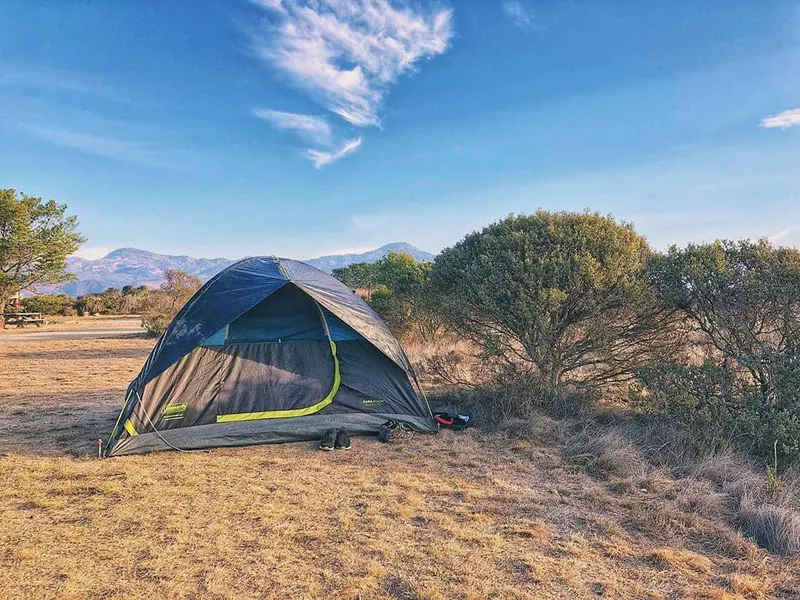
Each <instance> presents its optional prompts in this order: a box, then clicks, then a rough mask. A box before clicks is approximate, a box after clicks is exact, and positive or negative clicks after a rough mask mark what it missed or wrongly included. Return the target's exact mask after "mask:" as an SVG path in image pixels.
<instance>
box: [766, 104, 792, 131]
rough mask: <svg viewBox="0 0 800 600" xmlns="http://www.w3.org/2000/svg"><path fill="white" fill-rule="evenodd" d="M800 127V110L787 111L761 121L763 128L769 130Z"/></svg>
mask: <svg viewBox="0 0 800 600" xmlns="http://www.w3.org/2000/svg"><path fill="white" fill-rule="evenodd" d="M797 125H800V108H795V109H792V110H785V111H783V112H782V113H779V114H777V115H773V116H771V117H767V118H765V119H762V120H761V127H766V128H767V129H773V128H776V127H777V128H780V129H786V128H787V127H795V126H797Z"/></svg>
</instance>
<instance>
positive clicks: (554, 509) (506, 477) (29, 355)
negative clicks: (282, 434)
mask: <svg viewBox="0 0 800 600" xmlns="http://www.w3.org/2000/svg"><path fill="white" fill-rule="evenodd" d="M152 343H153V342H152V341H149V340H138V339H129V340H91V339H86V340H80V341H71V342H68V341H59V342H26V343H14V344H11V343H0V364H2V365H3V373H4V374H3V378H2V379H0V452H5V453H7V454H4V455H2V456H0V490H2V491H0V519H1V520H2V523H3V526H2V528H0V597H30V598H63V597H68V598H76V597H77V598H82V597H86V598H97V597H101V598H145V597H163V598H286V597H296V598H303V597H308V598H320V597H336V598H465V599H466V598H571V599H574V598H594V597H608V598H677V597H680V598H694V597H708V598H765V597H784V598H792V597H797V596H798V595H800V569H799V568H798V565H797V563H796V562H793V561H792V560H790V559H784V558H780V557H774V556H771V555H769V554H767V553H766V552H765V551H763V550H761V549H759V548H757V547H756V546H755V544H754V543H752V542H751V541H748V540H746V539H744V538H742V537H741V536H740V535H738V534H737V533H736V532H735V531H733V530H732V529H731V528H730V527H726V526H724V525H722V524H720V523H719V522H717V521H716V520H712V519H709V518H707V516H706V513H708V514H712V515H713V513H714V511H715V510H716V508H715V506H714V504H713V502H712V503H711V504H710V505H709V506H701V504H702V503H700V502H699V500H698V497H699V496H700V495H701V494H702V492H703V490H702V489H698V490H695V491H694V496H695V499H694V500H692V499H691V497H690V495H688V493H683V494H682V493H681V489H680V485H679V484H678V483H677V481H676V480H675V479H673V478H672V476H671V475H669V474H667V473H658V472H643V471H642V469H641V468H640V466H641V464H642V463H641V461H642V458H641V457H640V456H638V455H637V456H634V457H633V458H632V462H631V457H624V456H622V455H621V452H631V451H632V450H631V447H628V446H625V443H624V440H622V441H621V440H620V439H618V438H615V437H614V436H613V435H610V434H609V435H608V436H606V437H605V438H604V441H603V442H594V443H592V442H591V440H587V441H585V443H584V445H583V446H581V449H582V451H583V452H584V453H594V454H596V457H589V458H586V459H575V457H574V456H573V457H572V458H570V456H569V454H568V453H567V452H565V449H564V446H563V438H564V431H563V429H562V426H561V425H559V424H558V423H557V422H553V421H550V420H547V419H546V418H541V419H539V421H537V422H536V423H533V424H531V425H529V426H528V428H527V429H524V426H523V425H522V424H520V423H517V424H516V426H517V427H518V428H520V429H521V430H524V431H526V432H527V433H526V435H525V437H524V439H518V440H512V439H509V438H507V437H503V436H501V435H494V434H483V433H480V432H478V431H475V430H471V431H468V432H466V433H463V434H452V433H443V434H441V435H439V436H419V435H418V436H415V437H414V438H412V440H411V442H408V443H404V444H397V445H382V444H378V443H377V442H375V441H374V440H372V439H356V440H354V447H353V449H352V450H351V451H349V452H335V453H320V452H317V451H315V450H314V449H313V446H312V445H310V444H285V445H275V446H255V447H250V448H239V449H225V450H214V451H211V452H199V453H191V454H181V453H160V454H151V455H147V456H135V457H126V458H118V459H110V460H104V461H98V460H93V459H92V458H91V454H92V452H93V451H94V443H95V441H96V439H97V437H101V436H105V435H107V433H108V430H109V429H110V427H111V424H112V422H113V419H114V417H115V412H116V409H117V408H118V406H119V404H120V403H121V399H122V392H123V389H124V387H125V385H126V384H127V382H128V380H129V379H130V378H131V377H132V376H133V375H135V373H136V371H137V370H138V368H139V367H140V365H141V363H142V362H143V360H144V358H145V356H146V354H147V352H148V351H149V348H150V346H151V345H152ZM575 447H576V448H577V446H575ZM576 451H577V450H576ZM633 451H635V449H633ZM576 456H577V455H576ZM601 457H605V458H601ZM614 460H618V461H622V462H623V463H624V466H622V467H615V466H614V465H613V461H614ZM630 464H635V465H637V466H636V468H631V467H629V466H627V465H630ZM587 465H591V466H590V468H587ZM709 485H713V484H709ZM712 489H714V490H716V487H714V488H712ZM716 493H721V492H716ZM692 506H694V507H695V508H694V509H692V508H691V507H692Z"/></svg>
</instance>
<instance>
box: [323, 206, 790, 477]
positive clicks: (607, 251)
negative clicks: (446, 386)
mask: <svg viewBox="0 0 800 600" xmlns="http://www.w3.org/2000/svg"><path fill="white" fill-rule="evenodd" d="M334 275H335V276H336V277H337V278H338V279H340V280H341V281H342V282H343V283H345V284H346V285H348V286H349V287H351V288H353V289H356V290H357V291H358V292H359V293H360V294H361V295H362V296H364V297H365V298H366V299H367V301H368V302H369V303H370V304H371V306H372V307H373V308H374V309H375V310H376V311H377V312H378V313H380V314H381V315H382V316H383V317H384V318H385V320H386V322H387V323H388V324H389V326H390V327H391V328H392V329H393V331H394V332H395V333H396V334H397V335H398V336H400V337H405V338H408V337H409V336H411V335H418V336H420V337H421V339H422V340H423V341H430V340H431V339H432V336H433V337H435V336H442V335H444V336H452V337H453V338H454V339H463V340H466V341H468V342H469V344H470V347H471V348H473V349H474V353H473V356H472V357H471V360H472V361H473V364H475V365H479V366H480V367H481V369H480V370H479V371H477V372H478V373H480V376H479V377H476V378H475V379H474V380H473V381H471V382H464V381H462V382H461V383H469V384H471V385H478V386H484V387H492V386H504V387H505V388H508V387H509V386H511V387H513V386H516V387H517V388H518V389H517V391H516V392H515V393H514V394H512V397H513V398H514V401H513V403H512V404H511V405H505V406H504V409H505V410H511V411H513V412H515V413H516V414H523V415H524V414H525V413H526V411H528V410H530V409H531V408H533V407H536V406H542V405H547V406H551V407H552V406H558V407H559V408H560V409H562V410H563V409H573V410H585V409H586V406H587V403H591V402H593V401H596V400H597V399H599V398H600V397H602V395H603V394H605V395H606V398H608V397H609V396H611V395H613V398H614V399H616V400H620V399H623V400H624V401H627V402H631V403H632V405H633V406H634V407H635V408H636V409H637V410H641V411H642V412H644V413H647V414H651V415H658V416H660V417H662V418H664V419H667V420H669V422H670V423H672V424H675V425H678V426H680V427H683V428H684V429H686V430H688V431H689V432H690V433H691V434H692V438H693V439H694V440H695V443H696V445H697V446H699V447H703V448H709V449H713V448H717V447H722V446H729V445H735V446H739V447H744V448H746V449H747V450H749V451H751V452H753V453H755V454H756V455H758V456H761V457H762V458H764V460H766V461H769V462H770V463H772V462H777V463H779V464H780V465H783V466H785V465H788V464H790V463H793V462H797V461H798V460H800V251H798V250H796V249H790V248H777V247H774V246H772V245H771V244H770V243H769V242H768V241H766V240H760V241H747V240H744V241H738V242H732V241H717V242H713V243H709V244H700V245H696V244H690V245H688V246H686V247H685V248H678V247H672V248H670V249H669V251H668V252H666V253H659V252H656V251H654V250H653V249H652V248H651V247H650V246H649V244H648V243H647V241H646V240H645V239H644V238H643V237H642V236H641V235H639V234H638V233H637V232H636V231H635V229H634V228H633V226H632V225H630V224H628V223H620V222H618V221H616V220H614V219H613V218H612V217H609V216H602V215H598V214H593V213H588V212H586V213H567V212H558V213H552V212H546V211H539V212H537V213H535V214H533V215H512V216H509V217H508V218H506V219H503V220H501V221H498V222H496V223H492V224H491V225H489V226H488V227H486V228H484V229H483V230H482V231H479V232H474V233H471V234H469V235H468V236H466V237H465V238H464V239H463V240H461V241H460V242H458V243H457V244H455V245H454V246H452V247H450V248H447V249H445V250H444V251H443V252H442V253H441V254H439V256H437V257H436V260H435V262H434V263H432V264H423V263H418V262H416V261H414V259H413V258H412V257H411V256H409V255H405V254H390V255H389V256H387V257H386V258H385V259H384V260H382V261H379V262H378V263H375V264H374V265H367V264H356V265H351V266H349V267H347V268H344V269H338V270H336V271H335V272H334ZM439 359H440V360H441V357H439ZM440 366H441V365H440ZM444 367H445V368H444V369H440V371H442V372H447V371H448V369H447V365H446V364H445V365H444ZM453 371H454V370H453V369H450V372H453ZM501 395H502V396H504V397H508V393H507V389H506V393H504V394H499V393H498V395H497V397H498V398H499V397H500V396H501ZM489 397H491V396H489Z"/></svg>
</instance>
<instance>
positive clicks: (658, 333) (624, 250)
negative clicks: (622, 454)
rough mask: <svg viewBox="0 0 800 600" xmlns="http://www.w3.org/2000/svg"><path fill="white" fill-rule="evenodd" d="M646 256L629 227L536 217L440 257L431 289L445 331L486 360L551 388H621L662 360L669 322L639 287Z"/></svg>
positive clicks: (503, 225)
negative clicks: (531, 375) (466, 341)
mask: <svg viewBox="0 0 800 600" xmlns="http://www.w3.org/2000/svg"><path fill="white" fill-rule="evenodd" d="M651 256H652V252H651V250H650V248H649V246H648V244H647V242H646V240H645V239H644V238H643V237H642V236H640V235H639V234H637V233H636V231H634V229H633V227H632V226H631V225H628V224H624V223H618V222H616V221H615V220H614V219H612V218H611V217H604V216H601V215H598V214H589V213H582V214H576V213H567V212H559V213H551V212H546V211H539V212H537V213H536V214H533V215H518V216H514V215H512V216H509V217H508V218H506V219H504V220H502V221H499V222H497V223H493V224H491V225H489V226H488V227H486V228H485V229H483V231H480V232H475V233H472V234H470V235H468V236H467V237H465V238H464V239H463V240H462V241H461V242H459V243H458V244H456V245H455V246H453V247H451V248H447V249H446V250H444V251H443V252H442V253H441V254H440V255H439V256H438V257H437V258H436V261H435V263H434V266H433V270H432V272H431V279H432V281H431V283H432V286H433V289H434V290H435V292H436V294H437V295H438V297H439V298H440V301H439V302H438V305H439V306H440V308H441V310H442V311H443V314H444V316H445V319H446V321H447V322H448V324H449V325H450V326H451V327H452V328H454V329H455V330H456V331H458V332H460V333H461V334H462V335H464V336H466V337H467V338H469V339H471V340H473V341H474V342H476V343H477V344H479V346H480V347H481V348H483V351H484V356H486V357H487V358H492V357H493V358H499V359H501V361H505V362H506V364H508V365H510V366H512V367H514V368H515V369H524V370H530V371H531V372H534V373H538V375H539V376H540V377H541V379H542V381H543V382H544V383H545V384H547V385H549V386H552V388H558V387H560V386H561V385H562V384H565V383H574V384H585V385H586V384H592V385H597V384H602V383H610V382H617V381H620V380H623V379H627V378H629V377H631V376H632V374H633V372H634V371H635V369H636V368H638V367H639V366H641V365H642V364H644V363H646V362H648V361H649V360H651V359H652V358H653V357H654V355H655V353H656V352H658V351H666V350H665V349H666V347H661V342H663V341H664V340H663V339H661V338H663V336H664V335H665V334H666V333H668V331H669V328H668V327H665V325H666V324H667V323H668V321H669V315H668V314H666V313H664V312H663V311H662V310H661V309H660V306H659V305H658V304H657V303H656V302H655V300H654V298H653V295H652V293H651V292H650V288H649V286H648V285H647V283H646V281H645V280H644V277H643V274H644V272H645V268H646V266H647V264H648V261H649V260H650V258H651ZM656 340H658V341H659V343H658V344H656ZM659 347H661V350H659Z"/></svg>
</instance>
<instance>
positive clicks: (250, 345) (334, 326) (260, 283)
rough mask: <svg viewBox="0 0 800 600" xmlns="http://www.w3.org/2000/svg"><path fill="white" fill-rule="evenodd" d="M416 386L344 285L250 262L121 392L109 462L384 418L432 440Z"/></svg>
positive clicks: (290, 265) (193, 306)
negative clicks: (122, 399) (122, 398)
mask: <svg viewBox="0 0 800 600" xmlns="http://www.w3.org/2000/svg"><path fill="white" fill-rule="evenodd" d="M415 384H416V386H417V389H419V384H418V382H417V380H416V376H415V374H414V370H413V368H412V367H411V364H410V363H409V361H408V358H407V357H406V355H405V353H404V352H403V349H402V348H401V347H400V344H399V343H398V341H397V340H396V339H395V338H394V336H393V335H392V334H391V332H390V331H389V329H388V327H386V324H385V323H384V322H383V321H382V320H381V318H380V317H378V315H376V314H375V312H373V310H372V309H371V308H370V307H369V306H368V305H367V304H366V303H365V302H364V301H363V300H362V299H361V298H359V297H358V296H356V295H355V294H354V293H353V292H352V291H351V290H349V289H348V288H347V287H346V286H345V285H343V284H342V283H341V282H339V281H338V280H336V279H335V278H333V277H332V276H330V275H328V274H327V273H324V272H323V271H320V270H319V269H315V268H313V267H311V266H309V265H306V264H304V263H302V262H298V261H294V260H289V259H284V258H275V257H254V258H246V259H244V260H241V261H239V262H236V263H234V264H232V265H230V266H229V267H228V268H226V269H225V270H223V271H222V272H221V273H219V274H217V275H216V276H214V277H213V278H212V279H211V280H209V281H208V282H207V283H206V284H205V285H204V286H203V287H202V288H201V289H200V290H199V291H198V292H197V293H196V294H195V295H194V296H193V297H192V298H191V299H190V300H189V302H187V303H186V305H185V306H184V307H183V308H182V309H181V310H180V312H179V313H178V314H177V316H176V317H175V318H174V319H173V320H172V322H171V323H170V325H169V327H168V328H167V330H166V331H165V332H164V334H163V335H162V336H161V338H160V339H159V340H158V342H157V343H156V345H155V347H154V348H153V351H152V352H151V353H150V356H149V357H148V359H147V361H146V362H145V364H144V366H143V367H142V370H141V372H140V373H139V375H138V376H137V377H136V379H134V380H133V381H132V382H131V384H130V385H129V386H128V389H127V392H126V395H125V402H124V404H123V406H122V410H121V411H120V414H119V417H118V418H117V422H116V424H115V426H114V429H113V431H112V432H111V436H110V437H109V440H108V444H107V446H106V450H105V453H106V455H107V456H119V455H123V454H134V453H142V452H149V451H152V450H166V449H170V448H173V449H199V448H210V447H216V446H243V445H249V444H261V443H274V442H288V441H298V440H308V439H314V438H319V437H321V436H322V434H323V433H324V432H325V431H326V430H327V429H330V428H337V427H344V428H346V429H348V431H350V432H351V433H355V434H365V433H366V434H368V433H377V430H378V428H379V426H380V424H381V423H383V422H384V421H386V420H387V419H394V420H396V421H398V422H401V423H404V424H406V425H408V426H410V427H411V428H413V429H416V430H418V431H430V432H432V431H435V427H434V425H433V423H432V421H431V412H430V407H428V406H427V402H425V401H424V400H423V399H420V396H419V395H418V394H417V393H416V391H415V388H414V385H415ZM420 391H421V390H420ZM423 398H424V397H423Z"/></svg>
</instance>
